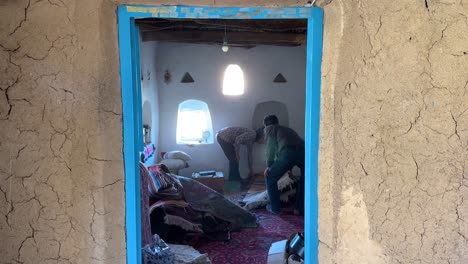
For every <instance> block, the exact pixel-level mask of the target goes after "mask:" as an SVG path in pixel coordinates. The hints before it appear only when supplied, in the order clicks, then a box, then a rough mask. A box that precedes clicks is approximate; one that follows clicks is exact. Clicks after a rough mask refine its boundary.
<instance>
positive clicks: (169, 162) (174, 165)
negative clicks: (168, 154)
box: [159, 159, 188, 170]
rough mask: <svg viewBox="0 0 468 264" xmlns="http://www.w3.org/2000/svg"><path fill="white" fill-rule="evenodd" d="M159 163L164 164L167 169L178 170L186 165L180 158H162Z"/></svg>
mask: <svg viewBox="0 0 468 264" xmlns="http://www.w3.org/2000/svg"><path fill="white" fill-rule="evenodd" d="M159 163H161V164H164V165H166V166H167V167H168V168H169V170H180V169H183V168H187V167H188V164H187V162H185V161H184V160H181V159H164V160H161V162H159Z"/></svg>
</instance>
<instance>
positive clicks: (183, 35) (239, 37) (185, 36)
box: [142, 30, 306, 45]
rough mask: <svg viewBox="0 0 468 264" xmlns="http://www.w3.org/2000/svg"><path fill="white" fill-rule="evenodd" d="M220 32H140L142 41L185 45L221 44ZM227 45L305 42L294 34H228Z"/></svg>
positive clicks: (303, 38) (304, 38)
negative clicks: (182, 43) (181, 43)
mask: <svg viewBox="0 0 468 264" xmlns="http://www.w3.org/2000/svg"><path fill="white" fill-rule="evenodd" d="M223 39H224V32H222V31H198V30H197V31H146V32H142V40H143V41H163V42H164V41H166V42H185V43H210V44H222V43H223ZM227 39H228V44H229V43H231V44H233V45H234V44H242V45H244V44H250V45H301V44H304V43H305V41H306V35H305V34H296V33H270V32H268V33H256V32H229V33H228V34H227Z"/></svg>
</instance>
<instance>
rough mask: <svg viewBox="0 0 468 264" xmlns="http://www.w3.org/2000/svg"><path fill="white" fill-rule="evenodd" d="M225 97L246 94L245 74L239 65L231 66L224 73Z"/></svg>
mask: <svg viewBox="0 0 468 264" xmlns="http://www.w3.org/2000/svg"><path fill="white" fill-rule="evenodd" d="M223 94H224V95H243V94H244V73H243V72H242V69H241V68H240V67H239V65H237V64H230V65H229V66H227V68H226V71H224V80H223Z"/></svg>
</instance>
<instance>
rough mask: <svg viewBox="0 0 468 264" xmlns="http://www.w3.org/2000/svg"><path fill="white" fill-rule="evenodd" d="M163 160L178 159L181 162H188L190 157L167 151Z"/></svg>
mask: <svg viewBox="0 0 468 264" xmlns="http://www.w3.org/2000/svg"><path fill="white" fill-rule="evenodd" d="M163 159H180V160H183V161H189V160H191V159H192V157H190V155H189V154H187V153H185V152H183V151H169V152H166V153H165V154H164V156H163Z"/></svg>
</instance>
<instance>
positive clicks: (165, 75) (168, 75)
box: [164, 70, 171, 84]
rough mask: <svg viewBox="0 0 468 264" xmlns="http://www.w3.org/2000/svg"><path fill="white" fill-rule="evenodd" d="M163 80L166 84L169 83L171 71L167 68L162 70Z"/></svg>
mask: <svg viewBox="0 0 468 264" xmlns="http://www.w3.org/2000/svg"><path fill="white" fill-rule="evenodd" d="M164 82H165V83H166V84H168V83H170V82H171V73H170V72H169V70H166V71H165V72H164Z"/></svg>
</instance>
